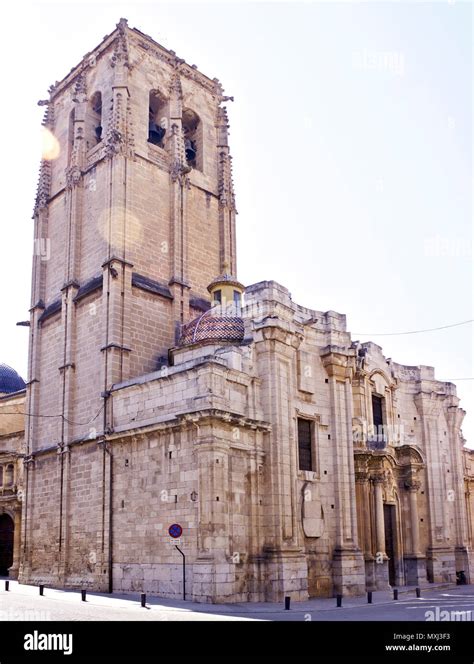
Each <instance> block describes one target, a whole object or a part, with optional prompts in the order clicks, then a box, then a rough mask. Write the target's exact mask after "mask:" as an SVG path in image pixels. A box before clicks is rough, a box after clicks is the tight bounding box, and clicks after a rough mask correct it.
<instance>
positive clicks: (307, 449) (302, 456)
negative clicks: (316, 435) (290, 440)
mask: <svg viewBox="0 0 474 664" xmlns="http://www.w3.org/2000/svg"><path fill="white" fill-rule="evenodd" d="M312 441H313V423H312V422H311V420H303V419H302V418H300V417H299V418H298V461H299V469H300V470H313V451H312Z"/></svg>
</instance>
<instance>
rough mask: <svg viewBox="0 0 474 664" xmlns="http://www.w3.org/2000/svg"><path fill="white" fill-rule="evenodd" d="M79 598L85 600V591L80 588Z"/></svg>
mask: <svg viewBox="0 0 474 664" xmlns="http://www.w3.org/2000/svg"><path fill="white" fill-rule="evenodd" d="M81 600H82V601H83V602H85V601H86V591H85V590H81Z"/></svg>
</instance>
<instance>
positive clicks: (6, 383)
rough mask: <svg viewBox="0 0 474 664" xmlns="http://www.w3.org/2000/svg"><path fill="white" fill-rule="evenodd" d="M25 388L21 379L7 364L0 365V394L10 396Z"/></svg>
mask: <svg viewBox="0 0 474 664" xmlns="http://www.w3.org/2000/svg"><path fill="white" fill-rule="evenodd" d="M25 387H26V384H25V381H24V380H23V378H22V377H21V376H20V375H19V374H17V372H16V371H15V369H12V368H11V367H9V366H8V364H0V394H11V393H12V392H18V391H19V390H24V389H25Z"/></svg>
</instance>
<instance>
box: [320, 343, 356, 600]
mask: <svg viewBox="0 0 474 664" xmlns="http://www.w3.org/2000/svg"><path fill="white" fill-rule="evenodd" d="M321 359H322V363H323V366H324V368H325V369H326V372H327V374H328V376H329V392H330V403H331V431H332V434H331V435H332V437H333V459H334V469H335V473H334V493H335V496H334V498H335V504H336V510H337V511H336V513H335V514H334V519H335V522H336V523H335V526H336V528H335V535H336V546H335V548H334V553H333V583H334V590H335V593H337V594H339V593H341V594H343V595H359V594H362V593H363V592H364V591H365V587H366V583H365V566H364V557H363V555H362V552H361V550H360V548H359V543H358V536H357V523H356V514H355V504H356V494H355V479H354V445H353V441H352V418H353V407H352V391H351V380H352V376H353V372H354V370H355V351H354V350H352V349H345V348H342V347H339V346H327V347H326V348H323V349H322V351H321Z"/></svg>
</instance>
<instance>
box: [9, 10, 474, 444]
mask: <svg viewBox="0 0 474 664" xmlns="http://www.w3.org/2000/svg"><path fill="white" fill-rule="evenodd" d="M122 16H123V17H126V18H128V21H129V25H130V26H131V27H137V28H139V29H140V30H142V31H143V32H145V33H147V34H149V35H150V36H152V37H153V38H154V39H155V40H157V41H158V42H160V43H161V44H163V46H165V47H167V48H169V49H172V50H174V51H176V52H177V54H178V55H179V56H180V57H183V58H185V59H186V61H187V62H189V63H190V64H193V63H195V64H197V65H198V67H199V69H200V70H201V71H202V72H203V73H205V74H206V75H208V76H210V77H211V78H213V77H214V76H216V77H217V78H219V79H220V80H221V82H222V83H223V85H224V87H225V90H226V94H228V95H233V96H234V97H235V102H234V103H233V104H232V103H229V104H228V109H229V117H230V123H231V129H230V132H231V135H230V145H231V152H232V154H233V157H234V181H235V188H236V197H237V207H238V211H239V215H238V217H237V233H238V264H239V277H240V279H241V280H242V281H243V282H244V283H246V284H250V283H254V282H256V281H260V280H263V279H275V280H276V281H278V282H280V283H281V284H283V285H284V286H286V287H287V288H289V290H290V291H291V293H292V295H293V298H294V300H295V301H296V302H298V303H300V304H303V305H305V306H308V307H312V308H314V309H317V310H329V309H332V310H335V311H338V312H341V313H345V314H346V315H347V322H348V329H349V330H350V331H351V332H354V337H353V338H354V339H357V338H358V339H360V340H361V341H368V340H369V339H371V340H372V341H375V342H376V343H378V344H379V345H381V346H382V347H383V350H384V353H385V355H386V356H387V357H391V358H392V359H393V360H395V361H397V362H401V363H405V364H410V365H417V364H425V365H431V366H434V367H435V369H436V377H437V378H440V379H453V380H454V379H456V380H454V382H456V384H457V387H458V395H459V396H460V397H461V400H462V401H461V406H462V407H464V408H465V409H466V410H468V409H470V410H471V411H472V412H471V413H470V414H468V416H467V417H466V419H465V422H464V426H463V431H464V434H465V436H466V438H468V442H469V444H470V446H472V447H474V404H473V399H472V397H473V383H474V381H473V380H472V378H473V377H474V369H473V364H472V358H473V353H472V351H473V348H472V324H470V325H463V326H459V327H453V328H449V329H445V330H439V331H436V332H426V333H421V334H413V335H398V336H378V334H379V333H393V332H405V331H410V330H421V329H427V328H434V327H439V326H445V325H450V324H453V323H458V322H461V321H466V320H469V319H471V318H473V315H472V211H473V207H472V185H473V171H472V148H473V135H472V117H473V116H472V111H473V109H472V90H473V66H472V65H473V60H472V34H473V11H472V5H471V3H468V2H459V1H458V0H454V1H453V0H451V1H448V0H446V1H445V0H440V1H439V2H435V3H427V2H424V3H411V2H391V3H388V2H387V3H385V2H370V3H365V4H364V3H361V4H354V3H350V2H345V3H342V2H341V3H339V2H305V3H297V2H291V3H290V2H279V3H270V2H234V3H230V2H219V3H215V2H213V3H203V2H191V3H184V2H177V1H176V0H173V2H170V3H166V2H151V1H147V2H145V1H142V2H140V1H135V2H133V3H125V2H124V3H117V2H112V1H111V2H102V3H101V2H95V1H94V2H92V1H90V2H89V1H86V2H81V3H72V2H50V3H46V2H16V3H4V5H3V6H2V19H3V30H2V41H1V44H0V54H1V58H2V59H1V62H2V89H3V93H4V101H3V104H2V107H1V110H0V113H1V126H2V127H3V141H2V142H3V146H4V147H3V150H4V159H3V160H2V164H1V168H2V183H3V224H2V226H1V235H0V247H1V260H0V284H1V291H0V305H1V321H2V325H1V326H0V361H3V362H6V363H7V364H10V365H11V366H13V367H15V368H16V369H17V370H18V371H19V372H20V373H21V374H22V375H23V377H25V378H26V366H27V337H28V328H22V327H16V326H15V323H16V322H17V321H19V320H25V319H27V318H28V308H29V297H30V294H29V291H30V275H31V255H32V247H33V222H32V221H31V213H32V209H33V202H34V195H35V189H36V182H37V172H38V165H39V132H40V124H41V119H42V115H43V109H42V108H39V107H38V106H37V105H36V102H37V101H38V100H39V99H44V98H46V97H47V89H48V87H49V85H50V84H51V83H53V82H54V81H56V80H61V79H62V78H63V77H64V76H65V75H66V74H67V73H68V72H69V70H70V69H71V68H72V67H73V66H75V65H76V64H77V63H78V62H79V61H80V59H81V58H82V56H83V55H84V54H85V53H86V52H88V51H90V50H91V49H92V48H94V47H95V46H96V45H97V44H98V43H99V42H100V41H101V39H102V38H103V36H104V35H105V34H108V33H110V32H111V31H112V30H113V29H114V26H115V24H116V23H117V22H118V20H119V19H120V17H122ZM461 379H470V380H461Z"/></svg>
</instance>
